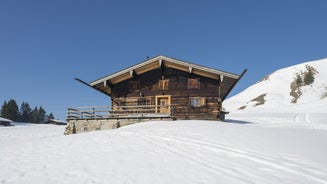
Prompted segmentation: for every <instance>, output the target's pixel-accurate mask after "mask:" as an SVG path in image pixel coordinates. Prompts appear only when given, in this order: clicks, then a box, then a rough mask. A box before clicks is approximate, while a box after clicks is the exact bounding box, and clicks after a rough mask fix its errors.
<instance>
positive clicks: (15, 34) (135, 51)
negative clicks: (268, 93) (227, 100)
mask: <svg viewBox="0 0 327 184" xmlns="http://www.w3.org/2000/svg"><path fill="white" fill-rule="evenodd" d="M326 7H327V1H325V0H312V1H309V0H293V1H292V0H272V1H265V0H249V1H244V0H238V1H237V0H211V1H209V0H179V1H178V0H164V1H163V0H162V1H157V0H137V1H136V0H130V1H128V0H117V1H112V0H107V1H105V0H54V1H47V0H39V1H36V0H1V1H0V79H1V85H0V104H3V102H4V101H5V100H9V99H11V98H13V99H15V100H16V101H17V103H18V105H20V104H21V102H22V101H27V102H29V103H30V105H31V106H32V107H34V106H36V105H37V106H40V105H41V106H43V107H44V108H45V109H46V110H47V111H48V112H52V113H54V115H55V117H57V118H60V119H65V118H66V108H67V107H76V106H92V105H109V97H107V96H105V95H103V94H102V93H99V92H97V91H95V90H93V89H91V88H88V87H86V86H84V85H82V84H81V83H78V82H77V81H75V80H74V78H75V77H78V78H81V79H82V80H84V81H87V82H91V81H93V80H95V79H98V78H101V77H103V76H106V75H108V74H111V73H114V72H116V71H118V70H121V69H124V68H126V67H129V66H131V65H133V64H135V63H139V62H141V61H144V60H145V59H146V57H147V56H149V57H154V56H157V55H165V56H169V57H173V58H177V59H181V60H185V61H189V62H192V63H196V64H201V65H205V66H208V67H212V68H216V69H220V70H225V71H228V72H232V73H237V74H240V73H241V72H242V71H243V70H244V69H246V68H247V69H248V72H247V74H246V75H245V76H244V78H243V79H242V80H241V81H240V82H239V83H238V85H237V86H236V87H235V88H234V90H233V91H232V93H231V94H230V96H232V95H234V94H236V93H238V92H240V91H242V90H244V89H245V88H247V87H248V86H250V85H251V84H253V83H255V82H256V81H258V80H260V79H261V78H263V77H264V76H266V75H268V74H270V73H271V72H273V71H275V70H277V69H280V68H284V67H287V66H290V65H294V64H298V63H301V62H305V61H310V60H317V59H321V58H325V57H327V45H326V43H327V11H326Z"/></svg>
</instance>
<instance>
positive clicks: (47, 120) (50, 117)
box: [46, 113, 55, 123]
mask: <svg viewBox="0 0 327 184" xmlns="http://www.w3.org/2000/svg"><path fill="white" fill-rule="evenodd" d="M51 119H55V118H54V116H53V114H52V113H50V114H49V115H46V123H49V122H50V120H51Z"/></svg>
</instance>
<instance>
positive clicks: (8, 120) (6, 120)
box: [0, 117, 12, 122]
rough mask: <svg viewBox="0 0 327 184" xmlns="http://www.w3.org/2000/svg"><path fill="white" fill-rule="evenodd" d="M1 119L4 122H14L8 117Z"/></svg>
mask: <svg viewBox="0 0 327 184" xmlns="http://www.w3.org/2000/svg"><path fill="white" fill-rule="evenodd" d="M0 121H3V122H12V121H11V120H10V119H6V118H2V117H0Z"/></svg>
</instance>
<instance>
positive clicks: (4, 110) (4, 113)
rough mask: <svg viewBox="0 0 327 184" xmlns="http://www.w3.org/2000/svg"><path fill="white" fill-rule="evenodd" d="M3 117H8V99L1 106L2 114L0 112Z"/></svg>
mask: <svg viewBox="0 0 327 184" xmlns="http://www.w3.org/2000/svg"><path fill="white" fill-rule="evenodd" d="M0 116H1V117H3V118H6V117H8V116H9V115H8V104H7V101H4V102H3V105H2V106H1V114H0Z"/></svg>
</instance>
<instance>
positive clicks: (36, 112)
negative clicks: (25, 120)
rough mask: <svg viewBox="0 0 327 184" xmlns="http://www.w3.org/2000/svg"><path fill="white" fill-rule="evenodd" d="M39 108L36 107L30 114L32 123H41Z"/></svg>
mask: <svg viewBox="0 0 327 184" xmlns="http://www.w3.org/2000/svg"><path fill="white" fill-rule="evenodd" d="M39 117H40V116H39V110H38V109H37V107H35V108H34V109H33V110H32V112H31V116H30V120H29V121H30V122H31V123H40V118H39Z"/></svg>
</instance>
